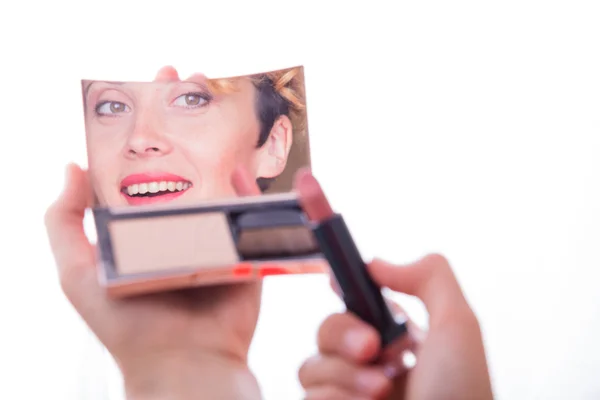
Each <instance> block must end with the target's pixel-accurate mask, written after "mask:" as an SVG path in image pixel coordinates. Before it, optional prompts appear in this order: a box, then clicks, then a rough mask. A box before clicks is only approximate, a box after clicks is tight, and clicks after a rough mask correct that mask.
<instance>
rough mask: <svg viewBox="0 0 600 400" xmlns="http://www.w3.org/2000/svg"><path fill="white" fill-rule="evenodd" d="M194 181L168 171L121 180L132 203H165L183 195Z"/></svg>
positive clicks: (137, 175)
mask: <svg viewBox="0 0 600 400" xmlns="http://www.w3.org/2000/svg"><path fill="white" fill-rule="evenodd" d="M191 187H192V183H191V182H190V181H189V180H187V179H185V178H183V177H181V176H179V175H173V174H167V173H144V174H135V175H129V176H128V177H126V178H125V179H123V180H122V181H121V185H120V191H121V194H122V195H123V197H125V199H126V200H127V202H128V203H129V204H130V205H143V204H154V203H164V202H168V201H172V200H175V199H176V198H178V197H180V196H181V195H183V194H184V193H185V192H186V191H187V190H189V188H191Z"/></svg>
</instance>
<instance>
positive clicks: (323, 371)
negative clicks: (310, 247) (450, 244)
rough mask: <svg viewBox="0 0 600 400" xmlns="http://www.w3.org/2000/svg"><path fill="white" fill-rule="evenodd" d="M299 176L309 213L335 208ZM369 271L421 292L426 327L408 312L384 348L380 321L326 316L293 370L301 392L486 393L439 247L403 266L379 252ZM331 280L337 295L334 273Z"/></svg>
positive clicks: (475, 334) (358, 395) (471, 332)
mask: <svg viewBox="0 0 600 400" xmlns="http://www.w3.org/2000/svg"><path fill="white" fill-rule="evenodd" d="M300 179H302V180H303V181H304V182H303V183H302V184H301V185H297V187H298V188H299V189H300V196H301V198H303V199H304V202H305V205H304V207H305V210H306V212H307V214H308V215H309V216H311V215H312V216H313V218H312V219H313V220H323V219H326V218H329V216H331V215H332V214H333V211H332V210H331V208H330V206H329V204H328V203H327V200H326V198H325V197H324V194H323V193H322V191H321V189H320V187H319V186H318V183H317V182H316V181H315V180H314V178H312V177H311V176H305V177H304V178H300ZM307 199H309V201H308V203H307V201H306V200H307ZM315 199H316V200H315ZM368 271H369V274H370V276H371V277H372V278H373V280H374V281H375V283H376V284H377V285H378V286H380V287H387V288H390V289H392V290H395V291H398V292H402V293H405V294H409V295H413V296H416V297H418V298H419V299H420V300H422V301H423V302H424V304H425V307H426V308H427V310H428V312H429V315H430V323H429V326H430V330H429V332H428V333H427V334H425V333H424V332H422V331H421V330H420V329H419V328H418V327H417V326H416V325H414V324H413V323H412V322H411V321H410V320H409V321H408V335H399V336H398V339H397V341H396V342H393V341H392V343H391V344H390V345H389V346H387V347H386V348H384V349H382V345H381V344H382V343H381V327H380V328H379V331H377V330H376V329H374V327H373V326H372V325H370V324H367V323H366V322H365V321H364V318H362V319H359V318H357V315H356V314H355V313H353V312H346V313H343V314H336V315H333V316H331V317H329V318H328V319H327V320H325V322H324V323H323V324H322V326H321V328H320V330H319V335H318V347H319V354H318V355H316V356H314V357H312V358H309V359H308V360H307V361H306V362H305V363H304V364H303V365H302V367H301V368H300V370H299V378H300V382H301V384H302V386H303V387H304V388H305V389H306V397H305V399H307V400H311V399H314V400H317V399H365V400H366V399H388V400H400V399H403V400H404V399H415V400H438V399H477V400H486V399H492V398H493V394H492V388H491V383H490V378H489V374H488V368H487V361H486V357H485V350H484V346H483V341H482V337H481V332H480V328H479V323H478V321H477V318H476V316H475V314H474V313H473V311H472V310H471V308H470V307H469V305H468V303H467V301H466V300H465V298H464V296H463V294H462V291H461V289H460V286H459V284H458V282H457V281H456V278H455V277H454V274H453V272H452V269H451V267H450V266H449V264H448V262H447V261H446V260H445V259H444V258H443V257H441V256H438V255H430V256H427V257H425V258H423V259H422V260H420V261H418V262H416V263H414V264H412V265H408V266H404V267H399V266H394V265H391V264H389V263H386V262H384V261H380V260H377V261H373V262H372V263H371V264H370V265H368ZM332 286H333V287H334V289H335V290H336V292H338V295H341V293H340V290H339V288H338V287H337V285H336V283H335V280H334V279H332ZM346 303H347V304H348V302H346ZM392 308H396V311H400V312H402V310H401V309H399V307H398V306H395V307H392ZM364 314H368V313H364ZM403 314H405V313H403ZM403 350H410V351H412V352H413V353H414V354H415V356H416V358H417V361H416V366H414V368H412V369H410V370H407V369H406V368H405V367H403V365H404V364H403V360H402V359H401V357H402V356H403ZM382 360H385V361H384V362H382Z"/></svg>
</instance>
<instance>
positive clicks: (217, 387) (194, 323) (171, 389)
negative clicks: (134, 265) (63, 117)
mask: <svg viewBox="0 0 600 400" xmlns="http://www.w3.org/2000/svg"><path fill="white" fill-rule="evenodd" d="M204 79H205V78H204V77H203V76H201V75H194V76H192V77H191V78H189V79H188V80H187V81H186V82H181V81H180V80H179V77H178V74H177V71H176V70H175V69H173V68H171V67H165V68H163V69H161V70H160V71H159V72H158V74H157V77H156V80H155V83H154V84H153V85H149V84H123V85H108V84H106V83H100V82H98V83H94V85H92V87H90V88H89V89H88V90H87V96H86V129H87V131H88V132H87V133H88V149H89V158H90V160H89V164H90V168H91V170H90V171H89V172H88V171H84V170H82V169H81V168H79V167H78V166H76V165H70V166H69V167H68V168H67V179H66V186H65V188H64V191H63V193H62V194H61V195H60V197H59V198H58V199H57V200H56V201H55V202H54V204H53V205H52V206H51V207H50V208H49V209H48V211H47V213H46V219H45V220H46V227H47V231H48V236H49V240H50V244H51V247H52V251H53V254H54V257H55V260H56V263H57V265H58V269H59V276H60V282H61V286H62V289H63V291H64V293H65V295H66V297H67V298H68V299H69V301H70V302H71V303H72V304H73V306H74V307H75V309H76V310H77V311H78V312H79V314H80V315H81V316H82V318H83V319H84V320H85V322H86V323H87V325H88V326H89V327H90V328H91V330H92V331H93V332H94V333H95V335H96V336H97V337H98V338H99V340H100V341H101V342H102V343H103V344H104V346H105V347H106V348H107V349H108V351H109V352H110V353H111V354H112V356H113V357H114V358H115V360H116V362H117V364H118V365H119V367H120V369H121V371H122V373H123V377H124V382H125V389H126V392H127V396H128V398H129V399H155V398H156V399H165V400H169V399H188V398H189V399H191V398H196V397H197V395H198V393H203V394H204V395H205V397H206V398H236V399H237V398H239V399H258V398H260V390H259V388H258V384H257V382H256V380H255V378H254V376H253V375H252V373H251V371H250V370H249V369H248V366H247V355H248V350H249V347H250V343H251V341H252V337H253V335H254V331H255V328H256V323H257V320H258V315H259V310H260V297H261V284H260V282H255V283H246V284H236V285H221V286H215V287H204V288H202V289H192V290H187V291H180V292H176V293H160V294H155V295H151V296H140V297H137V298H133V299H126V300H114V299H110V298H108V297H107V296H106V294H105V292H104V291H103V289H102V288H101V287H100V285H99V284H98V280H97V276H96V248H95V245H93V244H92V243H90V242H89V241H88V239H87V237H86V235H85V233H84V229H83V217H84V213H85V210H86V208H88V207H92V206H94V205H97V204H98V203H97V202H98V201H99V202H100V204H103V205H111V206H118V205H126V204H128V203H127V200H126V199H125V197H124V196H123V194H122V193H121V190H120V189H121V188H120V187H119V182H120V180H121V179H123V177H125V176H127V175H129V174H133V173H140V172H142V173H144V172H156V171H160V172H168V173H173V174H177V175H180V176H183V177H185V178H186V179H188V180H189V181H190V182H191V184H192V187H191V188H190V189H188V190H187V191H186V192H185V194H184V195H182V196H180V197H178V198H177V199H175V200H172V202H173V203H184V202H189V201H196V200H199V199H205V198H214V197H220V196H231V195H242V196H243V195H258V194H260V191H259V189H258V187H257V185H256V178H257V177H274V176H277V175H279V174H280V173H281V172H282V171H283V169H284V168H285V164H286V162H287V155H288V152H289V148H290V146H291V138H292V127H291V123H290V121H289V119H288V118H287V117H285V116H283V117H280V118H279V119H277V120H276V122H275V124H274V126H273V128H272V129H271V135H270V137H269V139H268V141H267V143H265V145H263V146H262V147H261V148H259V149H257V148H256V143H257V141H258V132H259V124H258V120H257V118H256V115H255V114H254V96H255V94H256V93H255V91H254V86H253V85H252V84H251V82H249V81H247V80H241V81H240V82H239V88H238V89H239V90H237V91H235V92H234V93H233V94H229V95H222V96H219V95H216V94H215V95H214V96H213V101H211V102H210V103H209V104H208V105H205V106H204V107H202V108H192V109H189V108H185V107H183V108H182V107H178V106H179V105H181V104H184V103H185V101H186V96H184V97H181V95H182V94H185V93H188V92H189V89H190V88H195V91H197V89H198V85H202V83H203V82H204ZM117 86H118V87H117ZM187 100H188V103H189V102H190V100H191V102H192V103H195V102H197V99H190V98H189V97H188V98H187ZM107 101H108V102H109V103H107ZM182 101H183V103H182ZM102 102H104V104H101V103H102ZM97 106H99V109H100V111H101V112H102V113H107V112H108V113H109V114H118V116H114V115H111V116H106V115H103V116H99V115H96V113H95V111H96V110H95V109H96V107H97ZM116 111H119V112H116ZM92 188H94V189H95V190H92ZM215 383H218V384H215Z"/></svg>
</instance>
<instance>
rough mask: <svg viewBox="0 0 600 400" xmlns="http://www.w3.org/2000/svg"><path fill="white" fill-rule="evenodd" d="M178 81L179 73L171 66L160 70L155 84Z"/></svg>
mask: <svg viewBox="0 0 600 400" xmlns="http://www.w3.org/2000/svg"><path fill="white" fill-rule="evenodd" d="M178 80H179V74H178V73H177V70H176V69H175V68H174V67H172V66H170V65H167V66H166V67H162V68H161V69H159V70H158V72H157V73H156V77H155V78H154V81H155V82H173V81H178Z"/></svg>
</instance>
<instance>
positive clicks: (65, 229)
mask: <svg viewBox="0 0 600 400" xmlns="http://www.w3.org/2000/svg"><path fill="white" fill-rule="evenodd" d="M91 199H92V193H91V187H90V185H89V180H88V176H87V173H86V172H85V171H83V170H82V169H81V168H79V167H78V166H77V165H73V164H71V165H69V166H67V171H66V184H65V188H64V189H63V192H62V193H61V195H60V196H59V197H58V199H57V200H56V201H55V202H54V203H53V204H52V205H51V206H50V207H49V208H48V210H47V212H46V216H45V222H46V230H47V233H48V239H49V241H50V247H51V248H52V253H53V254H54V258H55V260H56V263H57V265H58V270H59V276H60V280H61V286H62V288H63V291H64V292H65V294H66V295H67V297H68V298H69V300H70V301H71V302H73V303H74V305H75V307H76V308H77V307H78V304H76V303H78V302H79V301H81V299H80V297H81V295H82V294H86V293H87V294H86V295H88V296H89V295H92V293H91V291H93V290H94V289H96V290H97V288H94V286H98V282H97V279H96V274H95V268H94V266H95V250H94V246H92V245H91V244H90V242H89V241H88V239H87V237H86V235H85V231H84V229H83V217H84V215H85V210H86V208H87V207H88V206H90V205H91Z"/></svg>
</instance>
